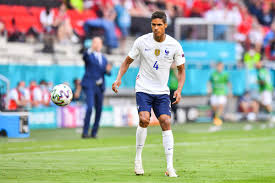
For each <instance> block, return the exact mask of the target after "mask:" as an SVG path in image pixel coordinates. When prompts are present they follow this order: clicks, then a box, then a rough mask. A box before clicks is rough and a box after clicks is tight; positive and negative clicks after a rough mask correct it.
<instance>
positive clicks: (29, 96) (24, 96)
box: [6, 80, 52, 110]
mask: <svg viewBox="0 0 275 183" xmlns="http://www.w3.org/2000/svg"><path fill="white" fill-rule="evenodd" d="M51 86H52V83H48V82H46V81H45V80H41V81H40V82H39V84H37V83H36V81H31V82H30V84H29V86H26V83H25V82H24V81H19V82H18V84H17V86H16V88H13V89H12V90H10V93H9V94H8V96H7V100H6V101H7V108H8V110H20V109H30V108H31V107H41V106H50V101H51V96H50V90H49V89H50V88H51Z"/></svg>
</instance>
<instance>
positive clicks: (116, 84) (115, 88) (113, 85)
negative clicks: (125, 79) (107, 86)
mask: <svg viewBox="0 0 275 183" xmlns="http://www.w3.org/2000/svg"><path fill="white" fill-rule="evenodd" d="M120 85H121V80H116V81H115V82H114V83H113V84H112V89H113V91H114V92H115V93H117V92H118V90H117V89H118V88H119V86H120Z"/></svg>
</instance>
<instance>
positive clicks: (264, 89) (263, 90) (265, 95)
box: [256, 62, 273, 114]
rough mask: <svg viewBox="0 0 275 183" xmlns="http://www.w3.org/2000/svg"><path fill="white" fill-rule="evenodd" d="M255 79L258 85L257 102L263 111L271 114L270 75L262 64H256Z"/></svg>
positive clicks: (271, 89) (271, 88) (271, 87)
mask: <svg viewBox="0 0 275 183" xmlns="http://www.w3.org/2000/svg"><path fill="white" fill-rule="evenodd" d="M256 68H257V78H258V84H259V92H260V96H259V102H260V104H261V105H262V106H263V107H264V108H265V110H266V111H267V112H268V113H269V114H271V112H272V105H271V104H272V91H273V86H272V83H271V75H270V73H269V71H268V70H267V69H266V68H264V67H263V63H262V62H258V63H257V64H256Z"/></svg>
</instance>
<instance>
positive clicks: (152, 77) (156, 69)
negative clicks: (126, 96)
mask: <svg viewBox="0 0 275 183" xmlns="http://www.w3.org/2000/svg"><path fill="white" fill-rule="evenodd" d="M151 28H152V31H153V33H149V34H145V35H143V36H141V37H139V38H137V40H136V41H135V43H134V45H133V47H132V49H131V51H130V52H129V54H128V56H127V57H126V59H125V60H124V62H123V63H122V65H121V67H120V70H119V72H118V75H117V78H116V81H115V82H114V83H113V85H112V89H113V90H114V92H115V93H117V92H118V87H119V86H120V85H121V78H122V76H123V75H124V74H125V72H126V71H127V70H128V68H129V66H130V64H131V63H132V62H133V61H134V60H135V59H138V58H139V59H140V69H139V73H138V75H137V77H136V87H135V89H136V102H137V109H138V114H139V125H138V127H137V131H136V158H135V174H136V175H143V174H144V170H143V167H142V159H141V153H142V149H143V147H144V143H145V140H146V136H147V127H148V125H149V122H150V115H151V108H153V111H154V113H155V115H156V117H157V118H158V120H159V122H160V126H161V128H162V137H163V146H164V150H165V155H166V161H167V171H166V172H165V174H166V175H167V176H169V177H177V174H176V172H175V170H174V167H173V148H174V138H173V134H172V130H171V123H170V121H171V102H170V99H169V88H168V86H167V83H168V78H169V71H170V67H171V64H172V63H173V62H174V61H175V62H176V65H177V69H178V75H179V76H178V78H179V79H178V82H179V84H178V89H177V90H176V91H175V92H174V98H175V99H176V100H175V101H174V102H173V103H175V104H176V103H179V101H180V99H181V91H182V87H183V85H184V81H185V67H184V63H185V57H184V53H183V50H182V47H181V45H180V44H179V43H178V41H176V40H175V39H174V38H172V37H171V36H169V35H167V34H165V29H166V28H167V18H166V15H165V13H164V12H162V11H156V12H154V13H153V14H152V16H151Z"/></svg>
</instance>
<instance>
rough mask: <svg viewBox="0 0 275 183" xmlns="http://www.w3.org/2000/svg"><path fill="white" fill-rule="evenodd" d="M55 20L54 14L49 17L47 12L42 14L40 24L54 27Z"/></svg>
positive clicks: (51, 12) (51, 13) (44, 11)
mask: <svg viewBox="0 0 275 183" xmlns="http://www.w3.org/2000/svg"><path fill="white" fill-rule="evenodd" d="M53 19H54V12H53V11H50V13H49V15H47V14H46V10H43V11H42V12H41V13H40V22H41V23H42V24H46V25H52V24H53Z"/></svg>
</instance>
